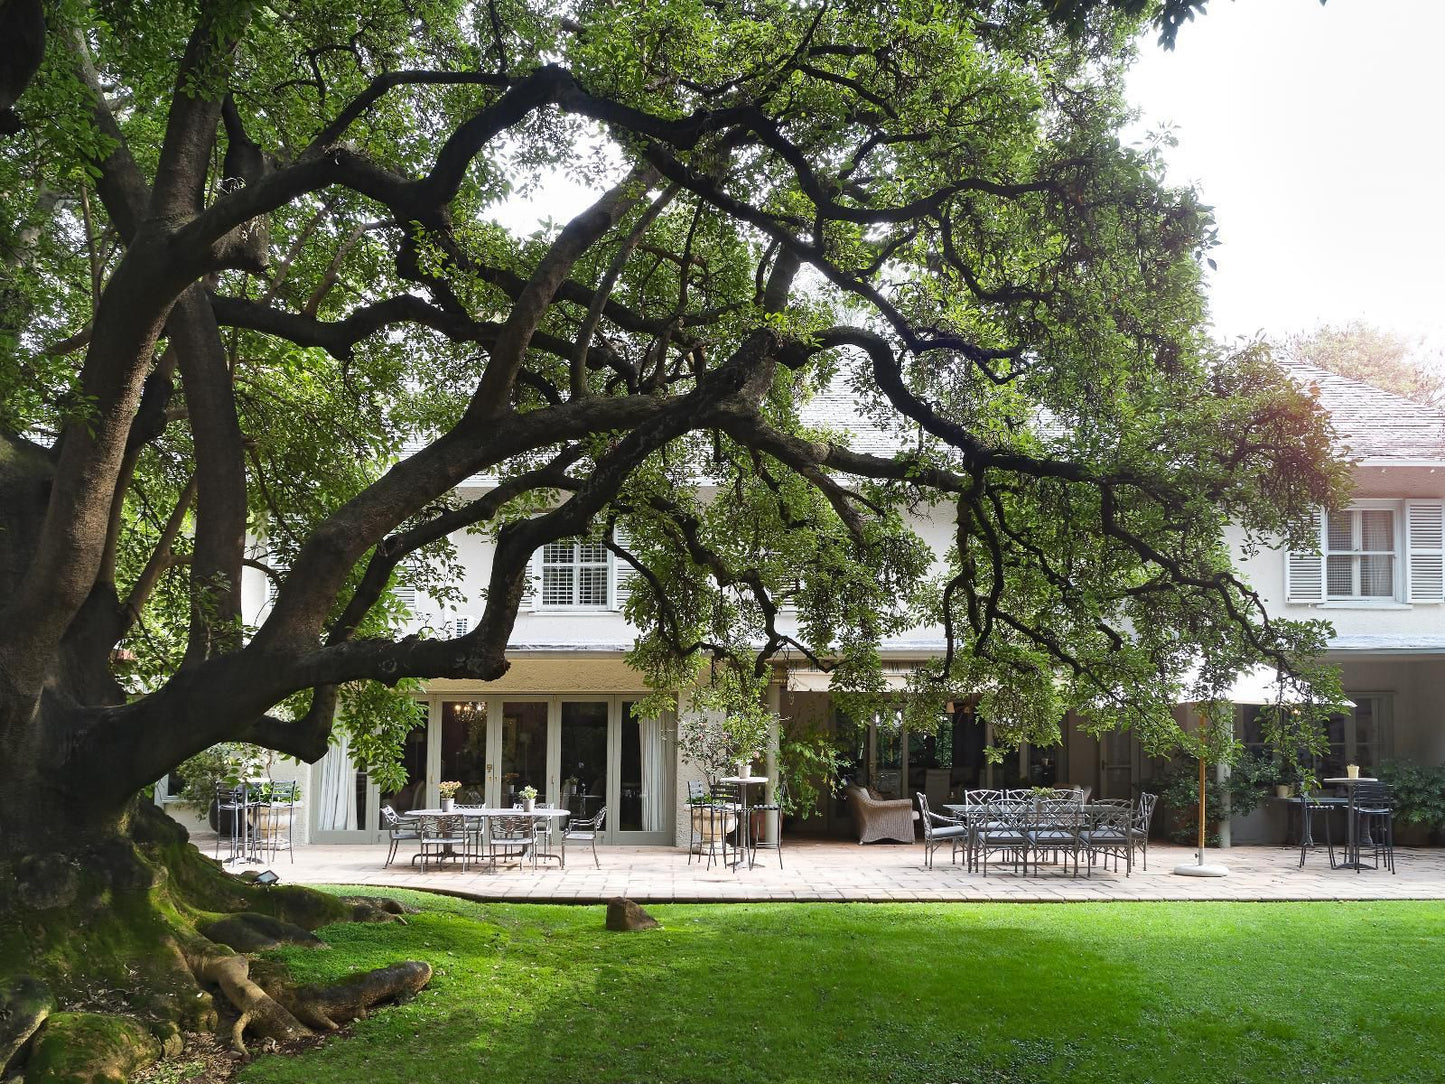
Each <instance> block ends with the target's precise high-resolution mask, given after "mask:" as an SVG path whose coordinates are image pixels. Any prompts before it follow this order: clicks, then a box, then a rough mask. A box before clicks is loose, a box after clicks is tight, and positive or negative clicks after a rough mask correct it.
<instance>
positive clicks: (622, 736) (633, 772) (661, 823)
mask: <svg viewBox="0 0 1445 1084" xmlns="http://www.w3.org/2000/svg"><path fill="white" fill-rule="evenodd" d="M635 704H636V701H634V700H630V699H623V700H619V701H618V702H617V704H616V709H615V710H616V714H615V715H614V716H613V718H614V720H615V722H614V724H613V730H612V733H613V740H612V742H611V743H610V744H611V751H610V757H611V762H612V764H614V765H615V768H614V770H613V771H611V772H610V773H608V774H609V775H610V776H611V778H612V782H611V787H610V790H611V793H610V794H609V796H608V808H609V809H613V810H616V813H615V814H614V815H613V816H611V817H609V818H608V822H609V823H608V828H609V829H610V831H609V832H608V835H607V838H608V839H609V840H611V841H612V842H614V843H639V844H641V843H670V842H672V831H671V829H672V816H671V810H672V772H671V771H669V770H668V757H667V752H668V746H667V743H666V742H665V741H664V740H663V721H662V720H661V719H639V718H637V717H636V716H634V715H633V707H634V705H635Z"/></svg>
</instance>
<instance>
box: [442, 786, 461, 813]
mask: <svg viewBox="0 0 1445 1084" xmlns="http://www.w3.org/2000/svg"><path fill="white" fill-rule="evenodd" d="M461 789H462V785H461V783H459V782H457V781H456V780H455V779H447V780H444V781H442V782H440V783H438V784H437V790H438V791H439V792H440V793H441V796H442V812H443V813H450V812H451V811H452V809H453V808H454V807H455V806H456V804H457V791H459V790H461Z"/></svg>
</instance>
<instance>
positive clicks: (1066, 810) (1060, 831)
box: [1028, 791, 1093, 877]
mask: <svg viewBox="0 0 1445 1084" xmlns="http://www.w3.org/2000/svg"><path fill="white" fill-rule="evenodd" d="M1068 794H1069V797H1067V798H1048V797H1041V798H1036V799H1034V801H1033V802H1032V803H1031V808H1030V812H1029V830H1028V835H1029V846H1030V848H1031V849H1032V851H1033V854H1034V866H1035V868H1037V867H1038V866H1039V865H1041V864H1042V862H1043V856H1044V855H1045V854H1048V855H1052V856H1053V857H1052V860H1053V861H1055V862H1057V861H1059V858H1060V856H1061V855H1062V856H1063V858H1064V865H1065V867H1066V868H1067V866H1068V858H1069V856H1070V855H1072V856H1073V859H1074V876H1075V877H1077V876H1078V875H1079V856H1080V855H1082V854H1084V853H1086V852H1089V847H1088V844H1087V843H1086V842H1085V839H1084V831H1085V829H1086V828H1087V827H1088V825H1087V824H1085V821H1084V806H1083V803H1082V802H1080V801H1079V800H1078V798H1077V797H1076V796H1075V792H1074V791H1069V792H1068ZM1090 853H1091V852H1090ZM1089 868H1090V872H1091V873H1092V872H1093V866H1092V864H1091V865H1090V867H1089Z"/></svg>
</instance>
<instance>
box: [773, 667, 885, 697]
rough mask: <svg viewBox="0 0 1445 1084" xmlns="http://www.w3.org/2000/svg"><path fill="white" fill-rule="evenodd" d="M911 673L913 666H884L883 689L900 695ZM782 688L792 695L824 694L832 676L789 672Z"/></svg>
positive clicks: (813, 671)
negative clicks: (902, 667)
mask: <svg viewBox="0 0 1445 1084" xmlns="http://www.w3.org/2000/svg"><path fill="white" fill-rule="evenodd" d="M912 672H913V664H912V663H909V664H907V669H901V668H897V667H890V666H889V665H888V664H886V663H885V664H884V667H883V687H884V688H885V689H887V690H888V691H889V692H895V693H901V692H905V691H907V689H908V675H909V674H911V673H912ZM784 688H786V689H787V690H788V691H789V692H793V693H826V692H831V691H832V689H833V675H832V674H831V673H827V674H825V673H824V672H823V671H821V670H789V671H787V673H786V675H785V677H784Z"/></svg>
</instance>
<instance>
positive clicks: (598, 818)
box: [567, 806, 607, 835]
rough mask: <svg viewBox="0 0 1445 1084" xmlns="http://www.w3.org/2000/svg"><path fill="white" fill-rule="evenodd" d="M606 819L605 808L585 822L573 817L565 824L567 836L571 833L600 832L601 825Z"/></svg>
mask: <svg viewBox="0 0 1445 1084" xmlns="http://www.w3.org/2000/svg"><path fill="white" fill-rule="evenodd" d="M606 819H607V807H606V806H603V807H602V808H601V809H599V810H598V811H597V812H596V813H594V814H592V816H590V817H588V818H586V819H585V820H584V819H583V818H581V817H574V818H572V819H571V820H569V821H568V822H567V834H569V835H570V834H571V833H573V832H600V831H602V823H603V821H605V820H606Z"/></svg>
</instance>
